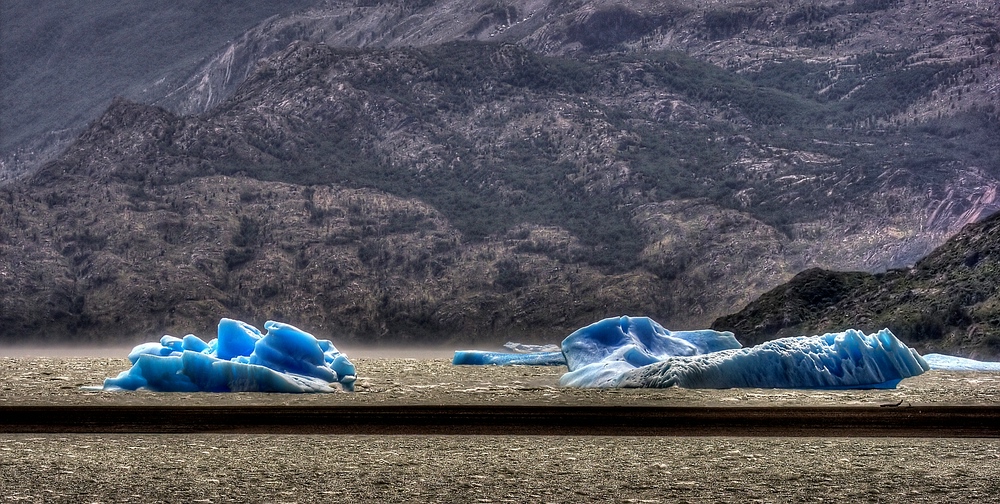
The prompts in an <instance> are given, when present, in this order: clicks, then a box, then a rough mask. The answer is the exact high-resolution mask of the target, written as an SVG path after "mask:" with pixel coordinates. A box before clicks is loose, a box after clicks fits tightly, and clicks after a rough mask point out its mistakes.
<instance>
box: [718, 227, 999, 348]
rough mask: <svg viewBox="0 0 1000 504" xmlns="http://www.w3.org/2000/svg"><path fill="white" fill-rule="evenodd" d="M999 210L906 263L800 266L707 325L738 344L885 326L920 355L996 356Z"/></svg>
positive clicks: (997, 337)
mask: <svg viewBox="0 0 1000 504" xmlns="http://www.w3.org/2000/svg"><path fill="white" fill-rule="evenodd" d="M997 251H1000V214H997V215H993V216H992V217H990V218H988V219H986V220H984V221H982V222H979V223H976V224H971V225H969V226H968V227H966V228H965V229H963V230H962V231H961V232H960V233H958V234H957V235H956V236H954V237H953V238H952V239H950V240H948V242H947V243H945V244H944V245H942V246H941V247H938V248H937V249H935V250H934V252H932V253H931V254H929V255H928V256H927V257H925V258H923V259H921V260H920V261H918V262H917V263H916V264H915V265H914V266H913V267H911V268H900V269H893V270H890V271H888V272H885V273H879V274H874V275H873V274H870V273H864V272H836V271H829V270H822V269H818V268H816V269H810V270H807V271H804V272H802V273H800V274H798V275H796V276H795V277H794V278H792V279H791V280H790V281H789V282H788V283H786V284H782V285H780V286H778V287H776V288H774V289H773V290H771V291H769V292H767V293H765V294H764V295H762V296H761V297H760V298H759V299H757V300H756V301H754V302H753V303H751V304H750V305H748V306H747V307H746V308H744V309H743V310H742V311H740V312H739V313H735V314H733V315H728V316H725V317H721V318H719V319H718V320H716V321H715V323H714V324H713V327H715V328H717V329H720V330H730V331H734V332H736V333H737V334H738V335H739V336H740V339H741V340H742V341H743V342H745V343H750V344H753V343H757V342H760V341H765V340H768V339H771V338H774V337H781V336H792V335H799V334H816V333H821V332H832V331H839V330H843V329H846V328H851V327H854V328H862V329H865V330H869V331H871V330H878V329H881V328H883V327H889V328H890V329H891V330H892V331H893V332H894V333H895V334H896V335H897V336H899V337H900V338H901V339H903V340H904V341H906V342H907V343H909V344H911V345H912V346H914V347H916V348H917V349H918V350H921V351H925V352H934V351H937V352H940V351H945V352H956V353H960V354H962V355H968V356H971V357H978V358H996V357H997V356H1000V282H998V275H1000V257H998V253H997Z"/></svg>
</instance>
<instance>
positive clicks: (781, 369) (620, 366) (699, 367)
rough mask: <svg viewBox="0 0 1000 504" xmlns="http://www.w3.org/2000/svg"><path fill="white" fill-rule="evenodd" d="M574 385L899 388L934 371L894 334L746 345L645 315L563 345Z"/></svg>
mask: <svg viewBox="0 0 1000 504" xmlns="http://www.w3.org/2000/svg"><path fill="white" fill-rule="evenodd" d="M562 350H563V354H564V355H565V357H566V363H567V366H568V368H569V372H567V373H566V374H564V375H563V376H562V378H561V379H560V384H561V385H563V386H570V387H651V388H658V387H671V386H679V387H686V388H734V387H759V388H820V389H843V388H894V387H895V386H896V384H898V383H899V382H900V380H902V379H904V378H908V377H911V376H916V375H919V374H921V373H923V372H924V371H927V370H929V369H930V366H929V365H928V364H927V362H926V361H924V359H923V358H922V357H920V355H919V354H918V353H917V352H916V351H915V350H913V349H911V348H909V347H907V346H906V345H904V344H903V343H902V342H901V341H899V340H898V339H897V338H896V337H895V336H894V335H893V334H892V332H890V331H889V330H888V329H883V330H881V331H879V332H878V333H874V334H864V333H862V332H860V331H856V330H853V329H850V330H847V331H844V332H841V333H830V334H824V335H821V336H808V337H807V336H799V337H794V338H782V339H777V340H773V341H768V342H766V343H762V344H760V345H757V346H755V347H750V348H742V347H741V345H740V344H739V342H737V341H736V338H734V337H733V334H732V333H730V332H718V331H712V330H701V331H674V332H671V331H668V330H666V329H664V328H663V327H662V326H660V324H658V323H656V322H655V321H653V320H651V319H649V318H646V317H616V318H609V319H604V320H601V321H599V322H596V323H594V324H591V325H589V326H587V327H584V328H581V329H579V330H577V331H576V332H574V333H573V334H571V335H569V336H568V337H566V339H565V340H564V341H563V344H562Z"/></svg>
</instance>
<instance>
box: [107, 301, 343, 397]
mask: <svg viewBox="0 0 1000 504" xmlns="http://www.w3.org/2000/svg"><path fill="white" fill-rule="evenodd" d="M264 329H265V330H266V331H267V332H266V333H261V332H260V330H258V329H257V328H256V327H254V326H252V325H250V324H247V323H246V322H241V321H239V320H232V319H227V318H224V319H222V320H221V321H220V322H219V330H218V337H217V338H215V339H212V340H211V341H208V342H205V341H204V340H202V339H201V338H199V337H197V336H195V335H193V334H189V335H187V336H185V337H184V338H176V337H174V336H163V337H162V338H160V341H159V342H155V343H144V344H142V345H139V346H137V347H135V348H134V349H133V350H132V352H131V353H130V354H129V356H128V358H129V361H130V362H131V363H132V367H131V369H129V370H127V371H123V372H122V373H121V374H119V375H118V376H117V377H115V378H108V379H106V380H104V387H103V388H104V390H123V389H124V390H137V389H147V390H153V391H158V392H198V391H201V392H296V393H297V392H334V391H337V390H344V391H353V390H354V380H355V378H356V376H357V372H356V371H355V368H354V365H353V364H351V362H350V361H349V360H348V359H347V356H346V355H344V354H342V353H340V352H339V351H338V350H337V348H336V347H335V346H334V345H333V343H332V342H330V341H329V340H318V339H316V337H314V336H313V335H312V334H309V333H307V332H305V331H303V330H301V329H298V328H296V327H294V326H291V325H288V324H283V323H280V322H274V321H267V322H265V323H264Z"/></svg>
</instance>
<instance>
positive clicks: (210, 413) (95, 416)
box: [0, 405, 1000, 437]
mask: <svg viewBox="0 0 1000 504" xmlns="http://www.w3.org/2000/svg"><path fill="white" fill-rule="evenodd" d="M0 432H4V433H212V432H216V433H283V434H438V435H440V434H455V435H582V436H590V435H600V436H607V435H612V436H613V435H620V436H830V437H873V436H878V437H885V436H889V437H1000V406H896V405H892V407H868V406H861V407H779V408H766V407H731V408H730V407H656V406H538V405H502V406H491V405H400V406H308V407H305V406H192V407H185V406H0Z"/></svg>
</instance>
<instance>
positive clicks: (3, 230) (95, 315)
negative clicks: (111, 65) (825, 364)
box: [0, 0, 1000, 342]
mask: <svg viewBox="0 0 1000 504" xmlns="http://www.w3.org/2000/svg"><path fill="white" fill-rule="evenodd" d="M459 7H460V6H459V3H457V2H456V3H453V2H449V1H440V2H422V3H409V2H407V3H391V2H386V3H354V2H351V3H337V2H326V3H322V4H317V5H315V6H313V7H312V8H309V9H306V10H301V11H297V12H295V13H292V14H288V15H280V16H277V17H273V18H270V19H268V20H267V21H265V22H263V23H261V24H259V25H257V26H256V27H255V28H252V29H251V30H249V31H247V32H245V33H244V34H243V35H241V36H240V37H236V38H234V39H233V40H232V41H231V42H230V43H229V44H228V45H225V47H224V49H222V50H221V52H217V53H215V55H214V56H211V55H209V56H206V57H205V58H204V59H203V60H202V63H200V64H199V65H198V66H194V67H192V68H193V69H192V70H191V71H190V74H187V75H188V77H183V78H182V77H177V76H175V77H174V80H172V81H171V82H175V83H180V82H182V81H183V82H186V83H182V84H180V85H178V86H177V87H175V88H173V89H172V90H170V91H169V92H164V93H162V97H161V98H157V99H150V100H148V101H149V102H151V103H147V104H143V103H139V102H136V101H135V100H128V99H118V100H116V101H114V102H113V103H112V104H111V106H110V107H109V108H108V109H107V111H106V112H105V113H104V114H103V115H102V116H101V117H99V118H97V119H95V120H94V121H93V122H91V123H90V124H89V126H87V127H86V129H85V130H84V131H83V132H82V133H81V134H80V136H79V137H78V138H77V139H76V140H75V141H74V143H73V144H72V145H70V146H69V147H68V148H67V149H66V150H65V151H64V152H63V153H62V154H61V155H60V156H59V157H58V158H57V159H55V160H53V161H51V162H49V163H47V164H45V165H43V166H41V167H40V168H37V169H35V170H33V171H32V172H30V173H29V174H27V175H24V176H22V177H21V178H20V179H19V180H16V181H11V182H8V183H7V184H5V185H4V186H0V322H2V324H3V326H2V327H4V329H3V330H2V333H0V338H2V339H4V340H8V341H10V340H15V339H27V338H30V339H66V338H70V339H77V340H79V339H95V338H100V337H133V336H135V335H136V334H140V335H151V334H158V333H163V332H170V333H177V334H181V333H186V332H196V331H204V329H205V328H208V327H211V326H212V325H214V323H215V322H217V319H218V317H220V316H233V317H243V318H246V319H248V320H252V321H258V322H259V321H262V320H264V319H267V318H276V319H282V320H285V321H288V322H290V323H293V324H297V325H300V326H302V327H304V328H310V329H313V330H314V331H316V332H317V333H320V334H328V335H333V334H336V335H337V336H338V337H343V338H356V339H358V340H363V341H401V340H408V341H417V340H419V341H427V340H441V339H449V340H462V341H477V340H482V341H485V340H490V341H492V340H501V339H512V338H517V339H522V340H527V339H530V340H535V341H542V340H545V341H552V342H554V341H558V340H559V339H561V338H562V337H563V336H565V335H566V334H567V333H568V331H571V330H573V329H575V328H577V327H579V326H581V325H583V324H586V323H589V322H592V321H594V320H597V319H599V318H603V317H605V316H610V315H620V314H626V313H627V314H633V315H648V316H652V317H653V318H655V319H657V320H659V321H660V322H662V323H663V324H664V325H666V326H667V327H670V328H686V327H704V326H706V325H708V324H709V323H710V322H711V321H712V320H713V319H715V318H716V317H718V316H720V315H722V314H725V313H731V312H734V311H737V310H739V309H740V308H741V307H743V306H744V305H746V304H747V303H748V302H750V301H751V300H753V299H754V298H755V297H756V296H757V295H759V294H760V293H762V292H765V291H767V290H769V289H771V288H773V287H775V286H777V285H779V284H780V283H781V282H783V281H785V280H787V279H788V278H790V277H791V276H792V275H794V274H795V273H796V272H799V271H802V270H804V269H807V268H811V267H822V268H831V269H840V270H866V271H873V272H879V271H885V270H886V269H888V268H896V267H900V266H905V265H909V264H912V263H913V262H915V261H916V260H917V259H918V258H920V257H922V256H923V255H925V254H926V253H928V252H929V251H931V250H932V249H933V248H934V247H936V246H937V245H939V244H941V243H942V242H943V241H944V240H945V239H946V238H947V237H948V236H950V235H951V234H953V233H955V232H956V231H958V230H959V229H960V228H961V227H962V226H964V225H966V224H968V223H970V222H975V221H977V220H979V219H981V218H982V217H984V216H986V215H989V214H990V213H992V212H993V211H995V210H996V209H997V208H998V204H1000V203H998V201H997V198H996V186H997V179H998V177H1000V165H998V160H1000V118H998V114H997V108H996V101H997V96H996V94H995V93H992V92H991V90H992V89H993V88H995V86H996V85H997V83H998V75H1000V68H998V64H1000V62H998V60H997V49H1000V36H998V35H997V30H998V28H997V26H995V24H993V23H994V21H993V19H994V18H995V14H996V12H995V11H996V6H994V5H992V4H988V3H976V2H971V3H968V5H966V4H958V3H956V4H955V5H952V6H951V8H947V9H946V8H944V7H941V6H939V5H937V4H929V3H924V2H920V1H915V2H910V1H896V2H894V1H881V0H880V1H874V0H872V1H862V0H856V1H855V2H853V3H844V2H840V3H832V2H831V3H829V4H817V5H812V6H809V7H803V6H801V5H800V4H798V3H787V4H786V3H782V2H762V3H759V4H748V3H730V2H704V3H699V4H686V3H685V4H680V3H670V2H626V3H614V4H611V3H608V4H604V3H601V2H589V3H574V2H563V3H551V4H547V3H541V2H539V3H537V4H536V3H532V2H511V3H507V4H497V3H493V2H490V3H489V4H486V3H483V4H482V5H478V4H477V6H476V8H474V9H461V8H459ZM274 51H277V52H274ZM261 58H264V59H261ZM165 82H166V81H165Z"/></svg>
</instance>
